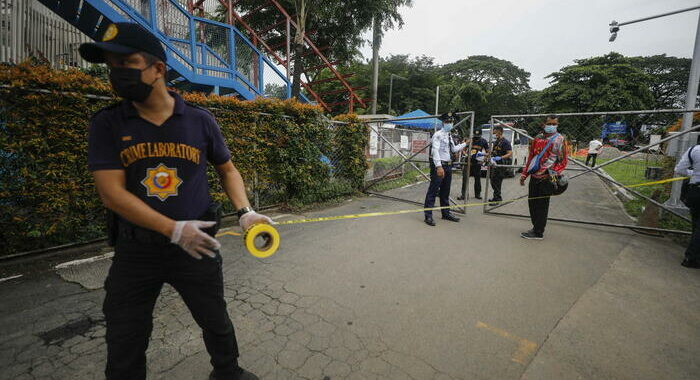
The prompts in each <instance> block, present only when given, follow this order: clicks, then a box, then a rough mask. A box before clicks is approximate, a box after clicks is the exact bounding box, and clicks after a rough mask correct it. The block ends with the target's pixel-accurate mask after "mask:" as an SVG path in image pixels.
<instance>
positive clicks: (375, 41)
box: [372, 16, 382, 115]
mask: <svg viewBox="0 0 700 380" xmlns="http://www.w3.org/2000/svg"><path fill="white" fill-rule="evenodd" d="M381 43H382V30H381V23H380V21H379V16H374V19H373V20H372V62H373V65H374V67H373V69H374V70H373V71H374V75H373V76H372V115H376V114H377V90H378V88H379V45H380V44H381Z"/></svg>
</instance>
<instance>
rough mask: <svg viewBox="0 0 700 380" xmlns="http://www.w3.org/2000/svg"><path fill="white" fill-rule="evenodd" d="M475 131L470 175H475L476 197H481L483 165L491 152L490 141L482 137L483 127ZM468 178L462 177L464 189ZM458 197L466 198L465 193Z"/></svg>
mask: <svg viewBox="0 0 700 380" xmlns="http://www.w3.org/2000/svg"><path fill="white" fill-rule="evenodd" d="M473 133H474V138H473V141H472V150H471V152H470V154H469V157H470V158H469V160H470V163H469V175H470V176H472V177H474V198H476V199H481V166H482V165H483V164H484V159H485V158H486V155H487V154H488V152H489V142H488V141H486V139H484V138H483V137H481V129H475V130H474V132H473ZM466 180H467V178H466V177H462V188H463V189H464V182H465V181H466ZM457 199H459V200H460V201H461V200H464V195H460V196H459V197H457Z"/></svg>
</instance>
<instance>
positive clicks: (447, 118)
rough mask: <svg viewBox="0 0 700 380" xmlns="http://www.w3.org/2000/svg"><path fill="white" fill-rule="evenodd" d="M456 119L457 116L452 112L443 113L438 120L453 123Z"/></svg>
mask: <svg viewBox="0 0 700 380" xmlns="http://www.w3.org/2000/svg"><path fill="white" fill-rule="evenodd" d="M456 118H457V116H456V115H455V114H454V113H453V112H445V113H443V114H442V115H440V120H442V121H444V122H451V121H455V119H456Z"/></svg>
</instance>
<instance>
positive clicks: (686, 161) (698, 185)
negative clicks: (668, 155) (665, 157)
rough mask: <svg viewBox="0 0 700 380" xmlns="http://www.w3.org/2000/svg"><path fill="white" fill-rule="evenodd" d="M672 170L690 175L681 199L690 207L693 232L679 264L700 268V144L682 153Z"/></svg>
mask: <svg viewBox="0 0 700 380" xmlns="http://www.w3.org/2000/svg"><path fill="white" fill-rule="evenodd" d="M674 172H675V173H676V175H679V176H684V177H685V176H688V177H690V181H689V185H688V190H687V191H686V193H685V194H684V195H685V196H684V197H682V201H683V203H685V205H686V206H688V208H689V209H690V217H691V219H692V221H693V234H692V235H691V237H690V244H688V248H687V249H686V250H685V259H684V260H683V262H682V263H681V265H683V266H684V267H686V268H694V269H700V146H698V145H695V146H693V147H692V148H690V149H688V150H687V151H686V152H685V153H683V157H681V159H680V161H678V164H676V168H675V169H674Z"/></svg>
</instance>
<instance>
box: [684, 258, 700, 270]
mask: <svg viewBox="0 0 700 380" xmlns="http://www.w3.org/2000/svg"><path fill="white" fill-rule="evenodd" d="M681 265H683V266H684V267H686V268H693V269H700V262H698V261H695V260H688V259H685V260H683V262H682V263H681Z"/></svg>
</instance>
